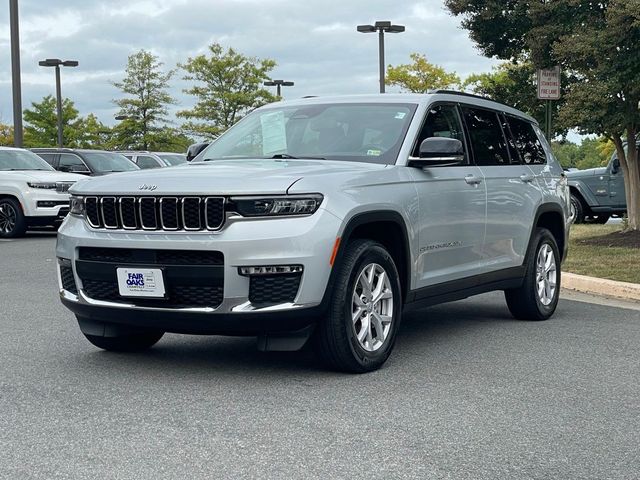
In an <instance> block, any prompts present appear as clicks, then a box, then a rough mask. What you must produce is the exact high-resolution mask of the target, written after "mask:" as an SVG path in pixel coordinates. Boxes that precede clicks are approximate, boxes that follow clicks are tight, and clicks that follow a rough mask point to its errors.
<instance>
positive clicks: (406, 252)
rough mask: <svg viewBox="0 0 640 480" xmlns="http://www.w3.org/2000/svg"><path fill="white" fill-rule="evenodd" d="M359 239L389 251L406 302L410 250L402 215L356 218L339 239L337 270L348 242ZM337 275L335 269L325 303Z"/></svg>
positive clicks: (374, 214)
mask: <svg viewBox="0 0 640 480" xmlns="http://www.w3.org/2000/svg"><path fill="white" fill-rule="evenodd" d="M357 238H366V239H370V240H374V241H377V242H379V243H380V244H382V245H383V246H384V247H385V248H386V249H387V251H388V252H389V254H390V255H391V257H392V258H393V261H394V263H395V264H396V268H397V269H398V274H399V276H400V288H401V289H402V297H403V299H404V300H405V301H406V298H407V295H408V293H409V291H410V290H411V246H410V243H409V234H408V231H407V226H406V223H405V221H404V219H403V217H402V215H401V214H400V213H398V212H396V211H394V210H376V211H370V212H364V213H360V214H357V215H355V216H353V217H352V218H351V219H350V220H349V221H348V223H347V225H346V227H345V228H344V230H343V232H342V235H341V236H340V244H339V248H338V252H337V254H336V257H335V261H334V266H335V265H338V264H339V262H340V261H341V260H342V256H343V255H344V252H345V250H346V247H347V245H348V244H349V241H351V240H353V239H357ZM335 272H336V269H335V268H333V269H332V271H331V276H330V278H329V284H328V285H329V288H327V292H325V300H327V297H328V294H329V293H330V289H331V288H332V286H333V281H334V275H335ZM323 303H324V302H323Z"/></svg>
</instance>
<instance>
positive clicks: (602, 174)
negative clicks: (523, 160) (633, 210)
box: [567, 144, 640, 223]
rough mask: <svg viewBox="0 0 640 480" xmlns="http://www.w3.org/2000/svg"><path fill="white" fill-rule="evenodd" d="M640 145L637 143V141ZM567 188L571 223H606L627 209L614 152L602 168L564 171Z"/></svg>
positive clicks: (622, 182) (619, 170)
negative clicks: (569, 198) (568, 190)
mask: <svg viewBox="0 0 640 480" xmlns="http://www.w3.org/2000/svg"><path fill="white" fill-rule="evenodd" d="M639 147H640V144H639ZM567 177H568V180H569V188H570V191H571V218H572V219H573V220H574V222H575V223H584V222H585V221H592V222H594V223H607V221H608V220H609V218H611V216H612V215H614V216H622V215H624V214H625V213H626V211H627V201H626V197H625V190H624V176H623V174H622V169H621V168H620V161H619V160H618V154H617V153H615V152H614V153H613V155H612V156H611V160H610V161H609V164H608V165H607V166H606V167H599V168H589V169H586V170H576V171H570V172H567Z"/></svg>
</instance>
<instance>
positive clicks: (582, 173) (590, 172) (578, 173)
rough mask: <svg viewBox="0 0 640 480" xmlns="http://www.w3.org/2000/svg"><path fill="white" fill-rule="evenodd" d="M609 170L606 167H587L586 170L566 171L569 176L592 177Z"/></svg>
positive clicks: (570, 177)
mask: <svg viewBox="0 0 640 480" xmlns="http://www.w3.org/2000/svg"><path fill="white" fill-rule="evenodd" d="M606 172H607V168H606V167H597V168H587V169H586V170H573V171H570V172H565V173H566V175H567V178H569V179H572V178H584V177H592V176H594V175H603V174H604V173H606Z"/></svg>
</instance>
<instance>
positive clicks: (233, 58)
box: [0, 43, 278, 152]
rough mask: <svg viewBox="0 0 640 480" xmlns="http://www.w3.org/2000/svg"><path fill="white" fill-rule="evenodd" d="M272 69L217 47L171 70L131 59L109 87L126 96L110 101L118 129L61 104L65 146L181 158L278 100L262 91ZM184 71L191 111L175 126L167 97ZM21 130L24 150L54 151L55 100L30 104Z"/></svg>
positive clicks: (148, 57) (2, 128)
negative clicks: (191, 147) (197, 141)
mask: <svg viewBox="0 0 640 480" xmlns="http://www.w3.org/2000/svg"><path fill="white" fill-rule="evenodd" d="M275 66H276V62H275V61H274V60H270V59H259V58H256V57H250V56H246V55H243V54H241V53H239V52H237V51H236V50H234V49H233V48H228V49H224V48H223V47H222V46H221V45H219V44H216V43H214V44H212V45H210V46H209V48H208V52H207V54H202V55H198V56H196V57H193V58H188V59H187V61H186V62H184V63H181V64H179V65H178V66H177V68H174V69H169V70H167V69H165V68H164V64H163V63H162V62H161V61H160V60H159V58H158V57H157V56H156V55H153V54H152V53H150V52H148V51H145V50H140V51H138V52H136V53H134V54H132V55H130V56H129V58H128V61H127V66H126V69H125V75H124V78H123V79H122V80H120V81H115V82H111V84H112V85H113V86H114V87H115V88H116V89H118V90H119V91H120V93H121V96H120V97H119V98H116V99H114V100H113V103H114V104H115V105H116V106H117V107H118V112H117V113H116V115H115V116H116V119H117V120H118V121H117V123H116V124H115V125H113V126H109V125H106V124H104V123H103V122H101V121H100V120H99V119H98V118H97V117H96V116H95V115H94V114H92V113H90V114H89V115H87V116H86V117H81V116H80V113H79V111H78V110H77V109H76V107H75V105H74V102H73V101H72V100H70V99H68V98H64V99H63V103H62V122H63V139H64V145H65V146H66V147H69V148H93V149H107V150H155V151H176V152H184V151H185V150H186V149H187V147H188V146H189V145H190V144H191V143H193V142H194V139H195V138H197V139H206V140H212V139H214V138H216V137H217V136H218V135H220V133H222V132H224V131H225V130H226V129H227V128H229V127H230V126H232V125H233V124H234V123H235V122H237V121H238V120H239V119H240V118H242V117H243V116H244V115H245V114H246V113H247V112H249V111H250V110H252V109H254V108H257V107H259V106H261V105H264V104H266V103H270V102H273V101H275V100H277V99H278V97H276V96H275V95H273V94H271V93H270V92H269V91H268V90H266V89H265V88H264V87H263V82H264V81H266V80H268V79H269V73H270V72H271V71H272V70H273V68H275ZM179 71H181V72H183V79H184V80H187V81H189V82H190V83H191V86H189V87H188V88H186V89H184V92H185V93H186V94H188V95H190V96H192V97H193V98H194V106H193V107H192V108H190V109H184V110H179V111H178V112H177V114H176V116H177V118H178V119H180V120H183V121H184V122H183V123H182V124H181V125H178V126H176V125H175V122H172V121H171V120H170V119H169V108H170V107H172V106H174V105H177V101H176V99H175V98H174V97H173V96H172V95H171V94H170V93H169V90H170V82H171V80H172V79H173V78H175V76H176V74H177V73H178V72H179ZM24 124H25V127H24V145H25V147H27V148H31V147H53V146H56V145H57V113H56V100H55V98H54V97H53V96H52V95H48V96H46V97H44V98H43V99H42V100H41V101H39V102H32V103H31V107H30V108H27V109H25V111H24ZM12 144H13V129H12V127H10V126H8V125H5V124H2V123H0V145H12Z"/></svg>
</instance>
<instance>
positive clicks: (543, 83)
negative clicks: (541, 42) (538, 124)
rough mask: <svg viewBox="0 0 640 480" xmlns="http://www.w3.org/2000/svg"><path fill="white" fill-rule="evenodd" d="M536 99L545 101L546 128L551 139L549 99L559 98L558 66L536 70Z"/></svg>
mask: <svg viewBox="0 0 640 480" xmlns="http://www.w3.org/2000/svg"><path fill="white" fill-rule="evenodd" d="M538 99H539V100H546V101H547V109H546V127H547V128H546V130H547V139H548V140H549V141H551V101H552V100H560V66H559V65H556V66H555V67H553V68H546V69H541V70H538Z"/></svg>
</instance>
